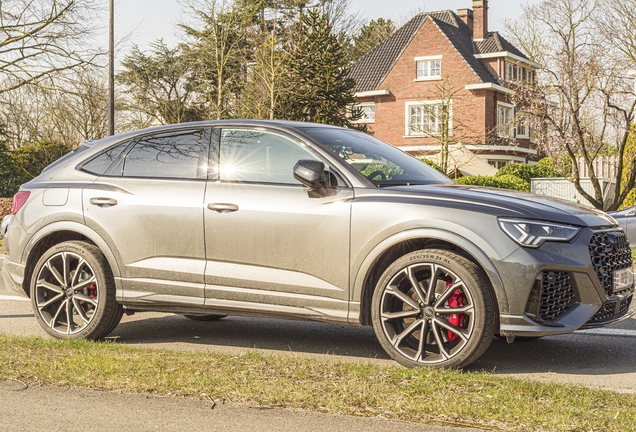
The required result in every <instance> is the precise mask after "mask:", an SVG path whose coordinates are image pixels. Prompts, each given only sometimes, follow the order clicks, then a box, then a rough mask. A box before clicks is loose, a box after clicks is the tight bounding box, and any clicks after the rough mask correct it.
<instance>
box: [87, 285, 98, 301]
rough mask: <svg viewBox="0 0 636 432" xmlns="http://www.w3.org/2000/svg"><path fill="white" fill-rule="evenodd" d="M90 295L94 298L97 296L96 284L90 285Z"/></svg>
mask: <svg viewBox="0 0 636 432" xmlns="http://www.w3.org/2000/svg"><path fill="white" fill-rule="evenodd" d="M88 296H89V297H90V298H92V299H94V298H95V297H97V287H96V286H95V284H90V285H89V286H88Z"/></svg>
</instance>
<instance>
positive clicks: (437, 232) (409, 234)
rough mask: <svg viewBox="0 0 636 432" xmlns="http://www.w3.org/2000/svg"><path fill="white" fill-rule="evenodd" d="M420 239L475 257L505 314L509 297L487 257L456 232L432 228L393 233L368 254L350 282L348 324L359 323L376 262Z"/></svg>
mask: <svg viewBox="0 0 636 432" xmlns="http://www.w3.org/2000/svg"><path fill="white" fill-rule="evenodd" d="M420 239H431V240H442V241H444V242H447V243H451V244H453V245H455V246H457V247H458V248H461V249H463V250H464V251H466V253H468V254H469V255H470V256H472V257H473V258H474V260H475V261H477V263H479V265H480V266H481V268H482V269H484V271H485V272H486V277H488V279H489V281H490V283H491V285H492V287H493V289H494V291H495V295H496V297H497V303H498V306H499V312H500V313H501V314H505V313H507V311H508V310H509V306H508V296H507V294H506V291H505V289H504V284H503V281H502V279H501V276H500V275H499V272H498V271H497V269H496V267H495V266H494V264H493V263H492V261H491V260H490V258H488V256H487V255H486V254H485V253H484V252H483V251H482V250H481V249H480V248H479V247H478V246H477V245H475V244H474V243H473V242H471V241H470V240H468V239H466V238H464V237H462V236H460V235H457V234H456V233H453V232H450V231H446V230H441V229H434V228H416V229H411V230H407V231H402V232H399V233H396V234H394V235H392V236H390V237H388V238H386V239H385V240H383V241H382V242H380V243H379V244H377V245H376V246H375V247H374V248H373V249H372V250H371V252H369V253H368V254H367V256H366V258H364V260H363V261H362V264H361V265H360V267H359V269H358V272H357V274H356V275H355V277H354V279H353V289H352V293H351V294H352V295H351V308H350V310H349V322H350V323H356V324H358V323H359V322H360V312H361V311H360V304H361V299H362V294H363V291H364V284H365V281H366V280H367V276H368V275H369V273H370V271H371V270H372V268H373V265H374V264H375V263H376V262H377V261H378V259H379V258H380V257H381V256H382V255H383V254H384V253H385V252H386V251H387V250H389V249H390V248H391V247H393V246H395V245H397V244H399V243H402V242H405V241H408V240H420Z"/></svg>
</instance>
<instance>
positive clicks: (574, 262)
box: [495, 228, 634, 336]
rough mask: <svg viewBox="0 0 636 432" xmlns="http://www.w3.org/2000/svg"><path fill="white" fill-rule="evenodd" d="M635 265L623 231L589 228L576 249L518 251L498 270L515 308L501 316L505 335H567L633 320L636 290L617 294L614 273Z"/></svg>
mask: <svg viewBox="0 0 636 432" xmlns="http://www.w3.org/2000/svg"><path fill="white" fill-rule="evenodd" d="M632 264H633V263H632V260H631V251H630V248H629V243H628V242H627V240H626V237H625V235H624V233H623V232H622V231H621V230H618V229H605V230H592V229H589V228H585V229H583V230H581V232H580V233H579V234H578V235H577V237H576V238H575V239H574V240H573V241H572V242H571V243H546V244H545V245H544V246H542V247H541V248H539V249H526V248H521V249H519V250H517V251H516V252H515V253H513V254H512V255H511V256H509V257H507V258H506V259H505V260H503V261H501V262H499V263H496V264H495V265H496V266H497V267H498V268H499V269H500V272H501V274H502V279H503V281H504V286H506V292H507V293H508V296H509V297H508V302H509V304H510V306H511V307H510V311H509V313H507V314H502V315H501V316H500V331H499V332H500V334H501V335H503V336H548V335H557V334H565V333H571V332H573V331H575V330H578V329H580V328H595V327H605V326H608V325H614V324H617V323H619V322H621V321H624V320H626V319H628V318H630V317H632V316H633V315H634V311H632V310H630V305H631V302H632V298H633V295H634V287H633V286H632V287H630V288H628V289H624V290H622V291H621V292H613V289H612V288H613V287H612V277H613V272H614V271H615V270H619V269H624V268H630V269H631V267H632ZM529 281H530V282H531V283H529Z"/></svg>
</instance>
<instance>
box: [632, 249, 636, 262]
mask: <svg viewBox="0 0 636 432" xmlns="http://www.w3.org/2000/svg"><path fill="white" fill-rule="evenodd" d="M632 259H633V260H634V261H636V249H632Z"/></svg>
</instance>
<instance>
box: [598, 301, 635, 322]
mask: <svg viewBox="0 0 636 432" xmlns="http://www.w3.org/2000/svg"><path fill="white" fill-rule="evenodd" d="M632 298H633V295H632V296H629V297H627V298H625V299H622V300H613V301H609V302H607V303H605V304H604V305H603V306H601V308H600V309H599V310H598V311H597V312H596V313H595V314H594V316H593V317H592V318H591V319H590V320H589V321H588V324H600V323H603V322H605V321H611V320H614V319H616V318H620V317H622V316H623V315H625V314H626V313H627V311H628V310H629V306H630V305H631V303H632ZM617 306H618V310H617Z"/></svg>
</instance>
